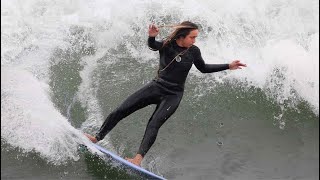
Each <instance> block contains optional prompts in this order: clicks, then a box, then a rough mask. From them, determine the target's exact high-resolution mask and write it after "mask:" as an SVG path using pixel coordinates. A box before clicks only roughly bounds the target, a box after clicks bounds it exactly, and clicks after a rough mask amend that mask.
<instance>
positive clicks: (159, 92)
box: [86, 21, 246, 166]
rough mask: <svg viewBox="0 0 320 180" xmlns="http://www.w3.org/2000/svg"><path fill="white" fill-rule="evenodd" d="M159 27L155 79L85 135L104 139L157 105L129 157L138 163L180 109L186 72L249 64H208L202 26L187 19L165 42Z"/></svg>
mask: <svg viewBox="0 0 320 180" xmlns="http://www.w3.org/2000/svg"><path fill="white" fill-rule="evenodd" d="M159 28H160V27H157V26H156V25H154V24H151V25H149V31H148V33H149V38H148V46H149V48H150V49H151V50H153V51H159V54H160V62H159V70H158V72H157V76H156V78H154V79H153V80H152V81H151V82H149V83H148V84H146V85H145V86H144V87H142V88H141V89H140V90H138V91H136V92H135V93H133V94H132V95H131V96H129V97H128V98H127V99H126V100H125V101H124V102H123V103H122V104H121V105H120V106H118V107H117V108H116V109H115V110H114V111H112V112H111V113H110V114H109V116H108V117H107V118H106V120H105V121H104V123H103V124H102V126H101V128H100V130H99V131H98V132H97V133H96V135H95V136H91V135H89V134H86V136H87V137H88V138H89V139H90V140H91V141H92V142H93V143H96V142H98V141H100V140H102V139H103V138H104V137H105V136H106V135H107V134H108V133H109V132H110V131H111V130H112V129H113V128H114V127H115V126H116V124H117V123H118V122H119V121H120V120H122V119H123V118H125V117H127V116H128V115H130V114H132V113H133V112H135V111H137V110H139V109H141V108H144V107H146V106H148V105H150V104H156V108H155V111H154V112H153V114H152V116H151V117H150V119H149V121H148V124H147V127H146V130H145V134H144V136H143V139H142V141H141V145H140V147H139V150H138V152H137V154H136V156H135V157H133V158H126V159H127V160H128V161H130V162H131V163H133V164H135V165H138V166H141V161H142V160H143V158H144V156H145V155H146V153H147V152H148V151H149V149H150V148H151V146H152V145H153V143H154V142H155V140H156V137H157V134H158V131H159V129H160V127H161V126H162V125H163V124H164V123H165V122H166V120H167V119H168V118H169V117H170V116H171V115H172V114H173V113H174V112H175V111H176V110H177V108H178V106H179V103H180V101H181V99H182V96H183V92H184V85H185V81H186V78H187V75H188V73H189V70H190V69H191V67H192V65H193V64H194V65H195V67H196V68H197V69H198V70H199V71H200V72H202V73H212V72H218V71H223V70H227V69H230V70H235V69H241V68H242V67H246V64H243V63H241V62H240V61H239V60H234V61H232V62H231V63H230V64H206V63H205V62H204V60H203V59H202V57H201V52H200V49H199V48H198V47H197V46H195V45H194V43H195V41H196V38H197V37H198V33H199V30H198V29H199V28H198V26H197V25H196V24H194V23H192V22H189V21H184V22H182V23H181V24H179V25H176V26H173V28H174V29H175V30H174V31H173V32H172V33H171V34H170V35H169V36H168V37H167V38H166V39H165V40H163V41H157V40H155V37H156V36H157V35H158V34H159Z"/></svg>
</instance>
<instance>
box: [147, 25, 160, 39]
mask: <svg viewBox="0 0 320 180" xmlns="http://www.w3.org/2000/svg"><path fill="white" fill-rule="evenodd" d="M158 34H159V28H158V27H157V26H156V25H155V24H150V25H149V37H156V36H157V35H158Z"/></svg>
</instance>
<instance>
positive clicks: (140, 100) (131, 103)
mask: <svg viewBox="0 0 320 180" xmlns="http://www.w3.org/2000/svg"><path fill="white" fill-rule="evenodd" d="M157 92H158V91H157V87H156V86H155V85H154V84H153V82H151V83H149V84H147V85H146V86H144V87H143V88H142V89H140V90H138V91H137V92H135V93H134V94H132V95H131V96H129V97H128V98H127V99H126V100H125V101H124V102H123V103H122V104H121V105H120V106H119V107H118V108H117V109H116V110H114V111H113V112H112V113H111V114H109V116H108V117H107V119H106V120H105V121H104V123H103V124H102V126H101V128H100V130H99V131H98V133H97V134H96V140H97V141H99V140H101V139H103V138H104V137H105V136H106V135H107V134H108V133H109V132H110V131H111V130H112V129H113V128H114V127H115V126H116V125H117V123H118V122H120V120H122V119H123V118H125V117H127V116H128V115H130V114H131V113H133V112H135V111H137V110H139V109H141V108H143V107H146V106H147V105H150V104H153V103H156V102H157V99H158V98H157V97H158V95H157Z"/></svg>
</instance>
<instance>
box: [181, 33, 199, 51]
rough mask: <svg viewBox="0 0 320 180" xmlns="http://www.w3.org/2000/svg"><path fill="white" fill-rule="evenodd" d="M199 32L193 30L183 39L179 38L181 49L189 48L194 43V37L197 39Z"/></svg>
mask: <svg viewBox="0 0 320 180" xmlns="http://www.w3.org/2000/svg"><path fill="white" fill-rule="evenodd" d="M198 34H199V30H198V29H195V30H192V31H190V33H189V34H188V35H187V36H186V37H185V38H183V37H181V42H182V45H183V47H191V46H192V45H193V44H194V43H195V42H196V37H198Z"/></svg>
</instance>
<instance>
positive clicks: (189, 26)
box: [162, 21, 199, 47]
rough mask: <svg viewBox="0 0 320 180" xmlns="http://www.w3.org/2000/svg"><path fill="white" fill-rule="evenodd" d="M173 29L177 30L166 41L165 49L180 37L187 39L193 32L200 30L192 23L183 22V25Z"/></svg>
mask: <svg viewBox="0 0 320 180" xmlns="http://www.w3.org/2000/svg"><path fill="white" fill-rule="evenodd" d="M173 28H175V30H174V31H173V32H172V33H171V34H170V35H169V36H168V37H167V38H166V39H165V40H164V43H163V46H162V47H165V46H166V45H168V44H170V43H171V42H172V41H174V40H176V39H179V38H180V37H183V38H185V37H186V36H187V35H188V34H190V32H191V31H193V30H195V29H199V27H198V25H196V24H195V23H192V22H190V21H183V22H182V23H180V24H178V25H175V26H173Z"/></svg>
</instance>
